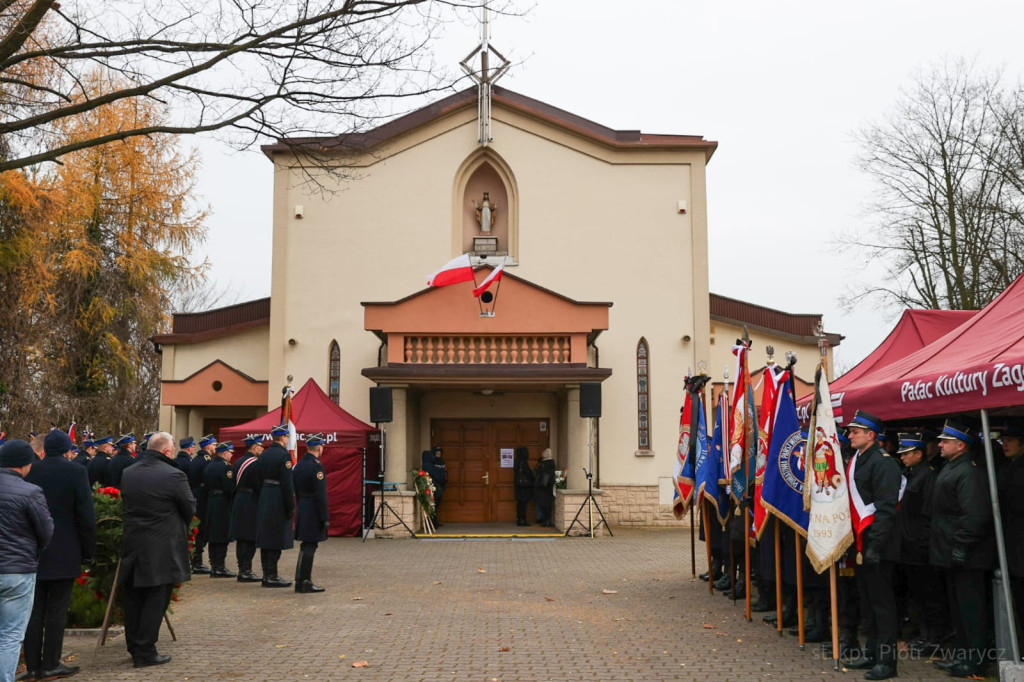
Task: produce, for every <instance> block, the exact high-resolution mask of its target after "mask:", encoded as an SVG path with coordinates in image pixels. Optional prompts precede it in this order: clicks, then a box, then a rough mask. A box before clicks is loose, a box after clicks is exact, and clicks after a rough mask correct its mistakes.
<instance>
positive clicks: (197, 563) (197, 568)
mask: <svg viewBox="0 0 1024 682" xmlns="http://www.w3.org/2000/svg"><path fill="white" fill-rule="evenodd" d="M192 572H193V573H195V574H197V575H206V574H207V573H209V572H210V567H209V566H207V565H206V564H204V563H203V550H201V549H197V550H196V554H195V556H194V557H192Z"/></svg>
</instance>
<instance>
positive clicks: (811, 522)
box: [804, 364, 853, 573]
mask: <svg viewBox="0 0 1024 682" xmlns="http://www.w3.org/2000/svg"><path fill="white" fill-rule="evenodd" d="M814 385H815V388H814V391H815V392H814V400H813V401H812V402H811V424H810V428H809V429H808V436H807V447H806V448H805V452H804V472H805V478H804V509H806V510H807V511H808V512H809V514H808V522H807V557H808V558H809V559H810V561H811V566H812V567H813V568H814V570H815V571H817V572H818V573H823V572H824V571H825V569H827V568H828V567H829V566H831V565H832V564H833V563H835V562H836V560H837V559H839V557H841V556H842V555H843V553H844V552H846V550H847V548H849V546H850V545H851V544H852V543H853V524H852V522H851V520H850V495H849V489H848V488H847V485H846V472H845V470H844V468H843V460H842V455H841V454H840V450H839V447H840V446H839V438H838V436H837V434H836V420H835V416H834V415H833V413H832V396H831V395H830V393H829V390H828V381H827V379H826V378H825V372H824V371H823V370H822V366H821V364H819V365H818V369H817V371H816V372H815V377H814Z"/></svg>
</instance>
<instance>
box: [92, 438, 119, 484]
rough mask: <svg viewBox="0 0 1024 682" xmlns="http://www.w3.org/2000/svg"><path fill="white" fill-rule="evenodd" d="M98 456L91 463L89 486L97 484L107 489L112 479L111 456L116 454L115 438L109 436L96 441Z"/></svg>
mask: <svg viewBox="0 0 1024 682" xmlns="http://www.w3.org/2000/svg"><path fill="white" fill-rule="evenodd" d="M94 442H95V443H96V456H95V457H93V458H92V460H91V461H90V462H89V485H90V486H95V485H96V484H97V483H98V484H99V485H100V487H101V488H106V487H107V485H108V484H107V480H108V479H109V478H110V455H111V453H113V452H114V437H113V436H107V437H106V438H99V439H97V440H96V441H94Z"/></svg>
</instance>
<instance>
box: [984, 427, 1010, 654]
mask: <svg viewBox="0 0 1024 682" xmlns="http://www.w3.org/2000/svg"><path fill="white" fill-rule="evenodd" d="M981 430H982V431H983V432H984V440H985V469H986V471H987V472H988V487H989V490H990V491H991V492H992V495H991V498H992V519H993V521H995V524H994V525H995V528H996V549H997V550H998V552H999V572H1000V573H1001V574H1002V580H1000V582H1001V583H1002V584H1003V599H1004V600H1005V602H1006V618H1007V620H1008V621H1009V623H1010V632H1009V635H1010V649H1011V651H1012V653H1013V660H1014V661H1015V662H1017V661H1020V645H1019V644H1018V642H1017V623H1016V619H1015V618H1014V615H1015V614H1014V612H1013V596H1012V595H1011V594H1010V570H1009V567H1008V565H1007V561H1006V538H1004V537H1003V519H1002V515H1001V514H1000V513H999V489H998V487H997V483H996V469H995V457H994V456H993V454H992V441H991V439H990V438H989V426H988V410H982V411H981Z"/></svg>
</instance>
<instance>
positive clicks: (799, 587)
mask: <svg viewBox="0 0 1024 682" xmlns="http://www.w3.org/2000/svg"><path fill="white" fill-rule="evenodd" d="M801 554H802V552H801V551H800V533H797V534H796V629H797V632H798V633H799V635H800V639H799V640H798V641H799V643H800V651H803V650H804V562H803V561H801V559H802V558H803V557H801V556H800V555H801Z"/></svg>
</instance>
